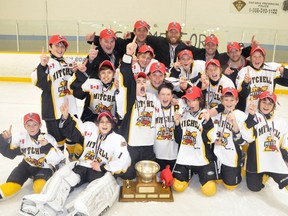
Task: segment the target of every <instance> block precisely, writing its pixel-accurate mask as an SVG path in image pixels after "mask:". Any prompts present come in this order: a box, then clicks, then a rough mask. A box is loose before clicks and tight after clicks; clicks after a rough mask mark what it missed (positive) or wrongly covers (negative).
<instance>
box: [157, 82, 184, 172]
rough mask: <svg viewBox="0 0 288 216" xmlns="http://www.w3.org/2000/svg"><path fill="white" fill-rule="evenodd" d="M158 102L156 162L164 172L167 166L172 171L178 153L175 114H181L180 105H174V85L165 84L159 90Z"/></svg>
mask: <svg viewBox="0 0 288 216" xmlns="http://www.w3.org/2000/svg"><path fill="white" fill-rule="evenodd" d="M158 99H159V100H158V102H157V103H156V105H155V129H156V134H155V143H154V152H155V155H156V162H157V163H158V164H159V165H160V170H163V169H164V168H165V167H166V165H169V166H170V169H171V170H172V169H173V167H174V165H175V162H176V158H177V153H178V144H177V143H176V142H175V138H174V129H175V123H174V113H175V112H177V111H178V112H179V105H178V104H177V105H174V106H173V105H172V104H171V102H172V99H173V85H172V84H171V83H168V82H164V83H163V84H161V85H160V86H159V88H158Z"/></svg>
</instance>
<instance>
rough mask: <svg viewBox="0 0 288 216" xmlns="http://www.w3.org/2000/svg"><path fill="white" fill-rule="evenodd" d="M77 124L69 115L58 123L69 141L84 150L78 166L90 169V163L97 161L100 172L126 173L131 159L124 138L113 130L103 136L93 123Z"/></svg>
mask: <svg viewBox="0 0 288 216" xmlns="http://www.w3.org/2000/svg"><path fill="white" fill-rule="evenodd" d="M78 122H79V121H78ZM78 122H76V119H74V118H73V117H71V115H69V116H68V118H67V119H66V120H65V121H64V122H61V123H60V129H61V130H62V132H63V134H65V136H67V137H68V138H69V139H71V140H72V141H74V142H77V143H80V144H82V145H83V148H84V150H83V152H82V154H81V157H80V159H79V165H80V166H84V167H87V168H92V167H91V162H93V161H97V162H99V163H100V164H101V170H103V169H104V170H106V171H110V172H112V173H116V174H120V173H122V172H126V169H127V168H128V167H129V166H130V163H131V159H130V155H129V152H128V150H127V143H126V140H125V139H124V137H122V136H121V135H119V134H117V133H115V132H114V131H113V130H111V131H110V132H109V134H107V135H106V136H103V135H101V134H100V133H99V129H98V127H97V126H96V124H95V123H93V122H85V123H83V124H80V123H81V122H79V124H78Z"/></svg>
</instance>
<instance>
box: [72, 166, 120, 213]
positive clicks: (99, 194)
mask: <svg viewBox="0 0 288 216" xmlns="http://www.w3.org/2000/svg"><path fill="white" fill-rule="evenodd" d="M119 192H120V187H119V185H118V184H117V182H116V180H115V178H114V177H113V176H112V175H111V173H110V172H107V173H106V174H105V175H104V176H103V177H101V178H99V179H96V180H94V181H92V182H91V183H90V184H89V185H88V186H87V187H86V188H85V190H84V191H82V192H81V193H80V194H79V196H78V197H77V198H76V199H75V200H73V201H72V202H70V203H69V204H68V205H67V212H68V215H71V216H72V215H77V214H79V215H87V216H88V215H91V216H92V215H93V216H94V215H100V214H102V213H104V212H105V211H106V210H108V209H109V208H111V206H112V205H113V204H114V202H115V201H116V200H117V199H118V197H119Z"/></svg>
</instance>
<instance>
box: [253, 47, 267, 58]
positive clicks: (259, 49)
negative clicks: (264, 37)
mask: <svg viewBox="0 0 288 216" xmlns="http://www.w3.org/2000/svg"><path fill="white" fill-rule="evenodd" d="M256 51H259V52H262V53H263V55H264V57H265V56H266V51H265V49H264V48H263V47H260V46H256V47H252V49H251V51H250V56H251V55H252V54H253V53H254V52H256Z"/></svg>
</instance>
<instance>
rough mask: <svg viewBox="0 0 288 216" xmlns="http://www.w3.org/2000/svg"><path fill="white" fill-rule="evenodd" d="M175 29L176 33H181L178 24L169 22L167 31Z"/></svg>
mask: <svg viewBox="0 0 288 216" xmlns="http://www.w3.org/2000/svg"><path fill="white" fill-rule="evenodd" d="M171 29H175V30H176V31H177V32H181V25H180V23H178V22H170V23H169V25H168V31H170V30H171Z"/></svg>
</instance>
